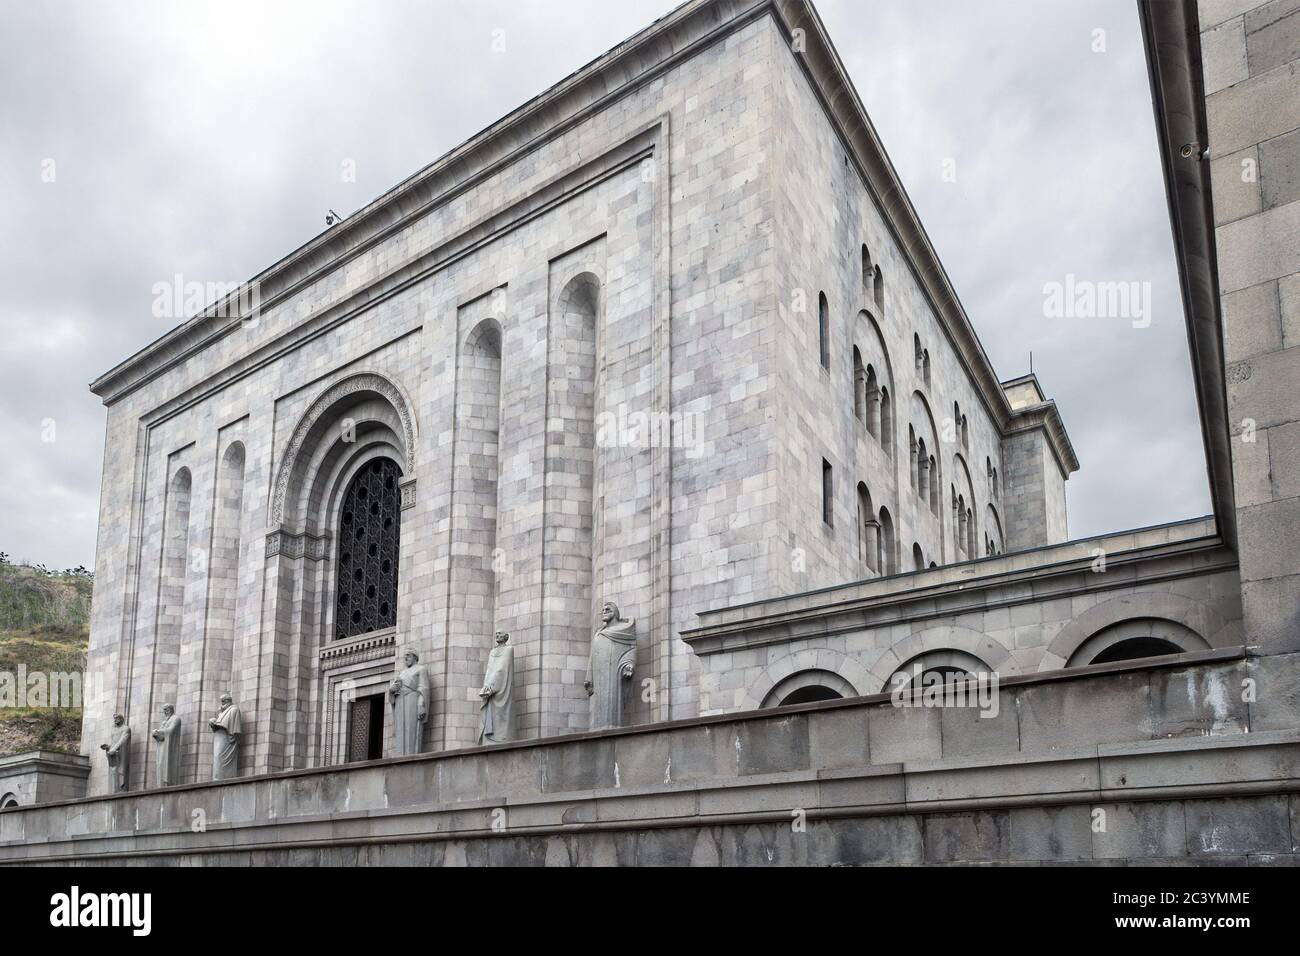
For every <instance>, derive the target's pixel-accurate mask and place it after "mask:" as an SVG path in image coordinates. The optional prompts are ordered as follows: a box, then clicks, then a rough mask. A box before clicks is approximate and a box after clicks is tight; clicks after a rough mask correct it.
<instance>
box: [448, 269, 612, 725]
mask: <svg viewBox="0 0 1300 956" xmlns="http://www.w3.org/2000/svg"><path fill="white" fill-rule="evenodd" d="M604 295H605V293H604V289H603V287H602V284H601V282H600V280H599V279H598V278H597V276H596V275H595V274H594V273H593V272H582V273H579V274H578V275H576V276H574V277H573V278H571V279H569V280H568V281H566V282H565V283H564V285H563V287H562V288H561V291H560V294H559V297H558V299H557V300H556V303H555V311H556V312H557V314H558V316H559V321H558V323H556V322H553V323H551V324H552V329H551V330H550V331H549V333H548V334H549V336H550V339H549V346H548V348H549V352H548V377H549V382H548V384H547V405H546V414H547V420H548V421H559V420H562V421H564V423H565V427H564V429H563V430H548V431H547V435H546V469H545V476H544V478H543V481H544V483H545V495H546V506H545V514H544V515H543V516H542V522H543V527H542V548H543V553H544V554H545V555H546V562H545V567H543V569H542V572H541V574H542V609H541V629H540V636H539V647H538V650H539V652H540V653H539V657H540V660H539V661H538V665H539V676H538V677H530V678H526V680H528V681H534V680H540V674H543V673H548V672H549V673H559V672H560V671H561V670H564V669H566V668H572V667H574V663H573V662H574V659H575V658H578V659H585V657H586V655H587V651H588V648H589V647H590V644H591V637H592V633H593V631H594V629H595V622H596V621H597V619H598V612H599V604H600V600H601V599H602V598H603V597H605V595H603V584H604V582H603V579H602V574H603V570H602V568H601V566H600V564H599V562H598V560H597V555H598V554H599V553H600V552H601V541H602V538H603V535H604V516H603V508H602V506H601V502H602V496H603V484H604V482H603V471H602V468H601V467H600V458H599V457H598V450H597V445H596V429H595V420H596V413H597V411H598V410H600V411H603V410H605V406H604V400H603V397H602V396H603V391H604V387H605V386H604V380H603V371H602V370H603V368H604V341H603V334H602V333H601V329H602V327H603V319H602V312H603V309H604V307H605V306H604ZM516 653H521V652H520V651H519V650H518V649H517V650H516ZM536 686H537V687H538V688H539V689H540V685H536ZM555 692H556V693H559V694H561V695H566V694H567V695H568V697H567V698H566V701H565V703H564V705H563V706H561V705H559V704H558V703H557V704H554V705H547V706H548V707H549V708H551V709H553V710H554V711H555V713H554V714H548V713H546V712H545V709H544V708H543V707H542V704H541V701H540V699H538V700H536V701H535V702H529V703H528V704H526V708H527V709H526V710H525V713H524V714H523V715H521V722H522V725H523V726H524V727H527V726H529V722H530V721H537V722H540V725H541V732H542V733H546V732H558V730H559V727H560V726H563V727H565V728H566V729H568V728H570V727H571V725H570V724H569V723H568V721H569V719H570V717H569V715H580V717H579V719H582V718H585V716H586V715H587V714H588V713H589V709H588V707H587V697H586V693H585V692H584V690H583V687H582V684H581V682H580V681H575V682H573V683H572V685H570V686H566V687H564V688H557V689H556V691H555ZM564 709H567V710H568V712H569V714H565V713H561V712H560V711H561V710H564ZM473 720H474V723H477V718H474V719H473ZM551 721H555V722H556V723H550V722H551Z"/></svg>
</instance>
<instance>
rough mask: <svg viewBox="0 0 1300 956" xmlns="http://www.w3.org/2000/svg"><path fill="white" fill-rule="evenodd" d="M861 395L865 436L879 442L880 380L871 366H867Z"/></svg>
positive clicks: (881, 405)
mask: <svg viewBox="0 0 1300 956" xmlns="http://www.w3.org/2000/svg"><path fill="white" fill-rule="evenodd" d="M863 394H864V395H865V396H866V415H867V419H866V426H867V434H869V435H870V436H871V437H872V438H874V439H875V440H876V441H880V440H881V435H880V427H881V410H882V409H883V407H884V406H883V404H882V403H881V398H882V395H883V393H882V392H881V390H880V378H879V376H877V375H876V369H875V367H874V366H872V365H868V366H867V381H866V388H865V389H864V391H863Z"/></svg>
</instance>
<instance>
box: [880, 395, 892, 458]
mask: <svg viewBox="0 0 1300 956" xmlns="http://www.w3.org/2000/svg"><path fill="white" fill-rule="evenodd" d="M880 444H881V445H882V446H884V449H885V454H886V455H888V456H889V457H890V458H893V457H894V403H893V402H892V401H891V400H890V398H889V389H888V388H886V387H885V386H884V385H882V386H880Z"/></svg>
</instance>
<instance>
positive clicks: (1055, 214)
mask: <svg viewBox="0 0 1300 956" xmlns="http://www.w3.org/2000/svg"><path fill="white" fill-rule="evenodd" d="M673 6H674V4H673V3H672V2H664V0H602V2H600V3H569V2H563V0H544V2H543V0H531V2H520V0H472V2H471V0H456V2H452V0H445V2H432V0H420V2H416V0H408V2H396V0H370V2H366V3H364V4H358V3H355V2H346V3H341V2H329V0H311V2H304V3H289V2H284V0H277V2H274V3H267V2H257V3H241V2H232V0H220V2H197V0H187V2H185V3H175V2H170V0H169V2H158V3H147V2H139V0H132V2H129V3H128V2H109V0H79V2H69V3H60V4H37V3H31V2H30V0H0V97H3V102H2V103H0V448H2V449H3V461H2V462H0V550H3V551H6V552H8V553H9V554H10V555H11V557H12V558H16V559H23V560H30V561H33V562H43V563H46V564H47V565H49V566H51V567H59V568H62V567H67V566H74V565H77V564H86V565H88V566H89V565H91V563H92V561H93V558H94V549H95V530H96V521H97V511H98V497H99V479H100V469H101V461H102V457H103V427H104V409H103V407H102V406H101V405H100V403H99V400H98V399H97V398H95V397H94V396H93V395H91V394H90V392H89V391H88V390H87V388H86V385H87V383H88V382H90V381H91V379H93V378H94V377H96V376H97V375H99V374H100V373H102V372H104V371H106V370H107V369H109V368H110V367H111V366H113V365H114V364H116V363H117V362H118V361H120V360H121V359H123V358H125V357H127V356H128V355H130V354H132V353H133V352H135V351H137V350H138V349H140V348H141V347H143V346H144V345H146V344H147V343H149V342H150V341H152V340H153V339H155V338H157V337H158V336H159V335H161V334H162V333H164V332H165V331H167V329H168V328H169V327H170V326H171V325H174V324H175V323H174V322H173V321H170V320H166V321H164V320H159V319H157V318H155V317H154V316H153V314H152V303H153V286H154V283H156V282H159V281H161V280H166V279H168V278H170V277H171V276H173V275H174V274H176V273H181V274H183V275H185V276H189V277H197V278H202V279H205V280H206V279H213V280H220V281H232V282H233V281H238V280H242V279H246V278H249V277H251V276H252V275H254V274H255V273H257V272H259V271H260V270H261V269H263V268H265V267H266V266H267V265H269V264H271V263H272V262H274V261H276V260H278V259H280V258H281V257H282V256H284V255H286V254H287V253H289V252H291V251H292V250H293V249H295V248H296V247H298V246H299V245H301V244H302V243H303V242H305V241H307V240H308V239H310V238H311V237H312V236H314V235H315V234H317V233H318V232H319V231H321V230H322V229H323V228H324V221H323V217H324V213H325V211H326V209H328V208H333V209H335V210H338V211H339V212H341V213H344V214H348V213H351V212H352V211H353V210H355V209H357V208H359V207H360V206H362V205H364V204H365V203H366V202H368V201H369V200H370V199H372V198H374V197H375V196H377V195H379V194H381V193H383V192H384V191H385V190H387V189H388V188H389V187H390V186H392V185H394V184H395V183H397V182H398V181H400V180H401V179H403V178H405V177H406V176H408V175H410V174H411V173H412V172H414V171H415V170H417V169H418V168H420V167H421V166H423V165H425V164H426V163H428V162H429V161H431V160H432V159H434V158H436V157H437V156H438V155H440V154H441V153H443V152H445V151H446V150H447V149H449V148H450V147H452V146H455V145H456V144H457V143H459V142H461V141H463V140H464V139H466V138H468V137H469V136H471V135H473V134H474V133H475V132H477V131H478V130H480V129H482V128H483V127H485V126H487V125H488V124H489V123H491V122H492V121H494V120H496V119H497V118H499V117H500V116H501V115H503V114H504V113H506V112H508V111H509V110H511V109H513V108H514V107H516V106H518V105H519V104H521V103H523V102H524V101H525V100H527V99H529V98H531V97H532V96H534V95H536V94H537V93H539V92H541V91H542V90H544V89H545V88H546V87H548V86H550V85H551V84H553V83H554V82H556V81H557V80H560V79H562V78H563V77H564V76H566V75H568V74H569V73H570V72H572V71H573V70H574V69H576V68H577V67H579V66H581V65H582V64H584V63H586V62H587V61H588V60H590V59H592V58H593V57H595V56H597V55H599V54H600V53H601V52H603V51H604V50H606V49H608V48H609V47H611V46H613V45H615V44H616V43H618V42H619V41H621V40H623V39H625V38H626V37H628V36H630V35H631V34H633V33H635V32H636V31H637V30H639V29H641V28H642V27H644V26H646V25H648V24H649V23H650V22H651V21H652V20H654V19H655V18H656V17H659V16H662V15H663V14H665V13H666V12H668V11H669V10H670V9H672V7H673ZM818 7H819V9H820V11H821V14H822V17H823V19H824V20H825V22H826V24H827V28H828V29H829V31H830V34H831V37H832V39H833V40H834V42H835V44H836V46H837V47H838V49H839V51H840V55H841V56H842V57H843V59H844V61H845V64H846V65H847V67H848V70H849V72H850V74H851V75H852V77H853V80H854V82H855V84H856V85H857V88H858V91H859V93H860V95H861V97H862V100H863V102H864V103H865V104H866V107H867V111H868V112H869V113H870V115H871V117H872V120H873V121H874V123H875V125H876V128H877V129H878V131H879V132H880V135H881V137H882V139H883V140H884V143H885V146H886V148H887V149H888V151H889V153H890V156H891V158H892V160H893V162H894V165H895V167H896V168H897V169H898V170H899V173H900V175H901V176H902V178H903V182H904V183H905V185H906V187H907V189H908V191H909V193H910V195H911V197H912V200H913V202H914V203H915V204H916V206H917V207H918V209H919V211H920V214H921V218H922V220H923V222H924V223H925V226H926V229H927V231H928V232H929V234H930V238H931V240H932V241H933V242H934V245H935V247H936V248H937V249H938V251H939V255H940V257H941V258H942V260H943V262H944V264H945V266H946V268H947V270H948V274H949V276H950V277H951V279H952V282H953V284H954V286H955V288H956V289H957V292H958V295H959V296H960V297H961V299H962V302H963V303H964V305H965V307H966V310H967V312H968V313H969V314H970V316H971V318H972V320H973V321H974V323H975V327H976V330H977V331H978V332H979V335H980V337H981V339H982V341H983V343H984V346H985V349H986V350H987V352H988V354H989V357H990V358H991V360H992V362H993V365H994V368H995V369H996V370H997V372H998V374H999V376H1000V377H1001V378H1003V379H1008V378H1012V377H1014V376H1016V375H1019V374H1022V373H1024V372H1025V371H1027V370H1028V365H1029V352H1030V350H1031V349H1032V351H1033V353H1034V370H1035V371H1036V372H1037V373H1038V375H1039V378H1040V380H1041V382H1042V384H1043V386H1044V388H1045V389H1046V390H1047V391H1048V393H1049V395H1050V396H1051V397H1053V398H1055V399H1056V400H1057V402H1058V403H1059V407H1060V410H1061V413H1062V415H1063V417H1064V420H1065V423H1066V427H1067V428H1068V429H1069V432H1070V435H1071V437H1072V439H1073V441H1074V446H1075V449H1076V451H1077V453H1078V456H1079V459H1080V462H1081V463H1082V468H1081V470H1080V471H1079V472H1078V473H1077V474H1076V475H1075V476H1074V477H1073V478H1072V479H1071V480H1070V482H1069V485H1068V489H1069V508H1070V533H1071V536H1072V537H1081V536H1085V535H1089V534H1095V533H1100V532H1104V531H1110V530H1119V529H1124V528H1130V527H1136V526H1141V525H1148V524H1156V523H1160V522H1164V521H1172V520H1177V519H1179V518H1185V517H1191V516H1195V515H1202V514H1205V513H1208V511H1209V499H1208V493H1207V490H1206V480H1205V467H1204V456H1203V452H1202V448H1201V439H1200V432H1199V427H1198V424H1197V418H1196V408H1195V403H1194V398H1193V391H1192V380H1191V372H1190V366H1189V363H1188V359H1187V347H1186V333H1185V331H1184V326H1183V323H1182V318H1181V311H1180V310H1181V306H1180V303H1179V298H1178V287H1177V277H1176V271H1175V266H1174V258H1173V249H1172V245H1171V240H1170V233H1169V221H1168V213H1167V208H1166V205H1165V199H1164V191H1163V186H1162V183H1161V177H1160V167H1159V163H1158V159H1157V154H1156V146H1155V134H1154V130H1153V125H1152V117H1151V103H1150V96H1149V92H1148V86H1147V77H1146V67H1145V62H1144V59H1143V53H1142V43H1141V36H1140V33H1139V30H1138V26H1137V16H1136V11H1135V4H1134V3H1133V0H1113V2H1112V0H1106V2H1100V0H1099V2H1071V3H1044V2H1042V0H874V2H869V0H824V2H822V3H819V4H818ZM1099 30H1100V31H1104V35H1103V34H1099V33H1097V32H1096V31H1099ZM496 31H504V33H503V34H502V33H499V32H496ZM501 39H504V47H505V49H504V51H503V52H494V51H493V43H494V40H495V41H498V45H500V43H499V41H500V40H501ZM1103 46H1104V50H1099V49H1095V48H1097V47H1103ZM349 159H350V160H354V161H355V169H356V181H355V182H343V181H341V177H340V169H341V164H342V163H343V162H344V161H345V160H349ZM949 161H951V162H949ZM945 173H947V175H945ZM51 174H52V176H51ZM954 174H955V175H954ZM51 179H52V181H48V180H51ZM1070 274H1073V275H1074V276H1076V277H1077V278H1078V279H1079V280H1088V281H1137V282H1149V283H1150V289H1151V303H1152V306H1151V311H1150V319H1151V321H1150V325H1149V327H1146V328H1135V327H1134V322H1133V321H1130V320H1125V319H1078V318H1048V317H1045V316H1044V314H1043V305H1044V295H1043V289H1044V285H1045V284H1046V283H1049V282H1053V281H1055V282H1064V281H1065V278H1066V276H1067V275H1070ZM51 439H52V440H51Z"/></svg>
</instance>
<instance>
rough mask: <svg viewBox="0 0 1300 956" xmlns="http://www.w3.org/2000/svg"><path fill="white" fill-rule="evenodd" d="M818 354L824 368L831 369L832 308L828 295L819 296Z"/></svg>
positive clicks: (823, 293)
mask: <svg viewBox="0 0 1300 956" xmlns="http://www.w3.org/2000/svg"><path fill="white" fill-rule="evenodd" d="M817 354H818V358H819V359H820V361H821V364H822V368H825V369H829V368H830V367H831V307H830V303H829V302H827V301H826V293H825V292H819V293H818V294H817Z"/></svg>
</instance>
